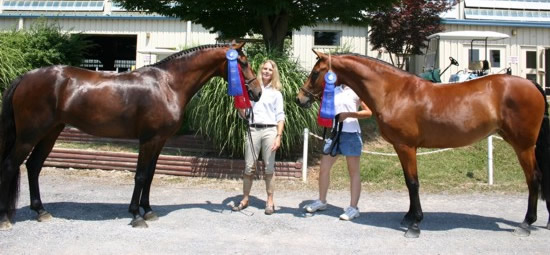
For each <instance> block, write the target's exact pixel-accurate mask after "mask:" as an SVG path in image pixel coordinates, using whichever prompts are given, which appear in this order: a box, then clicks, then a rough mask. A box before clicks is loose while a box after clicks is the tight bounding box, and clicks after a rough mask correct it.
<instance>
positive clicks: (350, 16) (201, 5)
mask: <svg viewBox="0 0 550 255" xmlns="http://www.w3.org/2000/svg"><path fill="white" fill-rule="evenodd" d="M396 1H397V0H369V1H364V0H339V1H334V0H317V1H314V0H278V1H274V0H267V1H258V0H236V1H226V0H208V1H206V0H174V1H172V0H160V1H149V0H115V2H118V3H121V4H122V5H123V6H124V7H125V8H127V9H128V10H144V11H146V12H149V13H153V12H154V13H158V14H161V15H166V16H170V17H178V18H181V19H182V20H189V21H192V22H194V23H196V24H201V25H202V26H203V27H205V28H206V29H209V30H211V31H212V32H215V33H220V34H221V35H222V36H223V37H225V38H240V37H243V36H245V35H252V34H261V35H262V36H263V40H264V43H265V46H266V47H267V48H268V49H275V50H282V49H283V43H284V38H285V37H286V36H287V35H288V33H289V32H290V31H292V30H298V29H300V28H301V27H304V26H314V25H315V24H317V23H318V22H320V21H329V22H334V21H337V22H342V23H344V24H348V25H366V24H367V22H368V19H367V15H366V13H367V11H375V10H377V9H378V8H379V7H387V6H391V4H392V3H394V2H396Z"/></svg>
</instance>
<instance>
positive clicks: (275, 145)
mask: <svg viewBox="0 0 550 255" xmlns="http://www.w3.org/2000/svg"><path fill="white" fill-rule="evenodd" d="M279 147H281V135H277V136H276V137H275V140H274V141H273V145H272V146H271V151H276V150H277V149H279Z"/></svg>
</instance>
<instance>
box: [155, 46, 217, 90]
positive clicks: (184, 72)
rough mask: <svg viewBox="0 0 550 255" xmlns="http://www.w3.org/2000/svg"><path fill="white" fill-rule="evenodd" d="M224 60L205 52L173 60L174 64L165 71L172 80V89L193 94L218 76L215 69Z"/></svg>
mask: <svg viewBox="0 0 550 255" xmlns="http://www.w3.org/2000/svg"><path fill="white" fill-rule="evenodd" d="M211 54H212V55H211ZM224 60H225V58H223V57H218V56H217V55H216V54H214V53H212V52H205V53H203V54H196V55H194V56H191V57H188V58H187V59H179V60H173V61H175V62H174V63H172V64H171V65H169V66H170V67H168V68H166V69H165V70H166V71H167V72H168V73H170V75H171V76H172V77H173V79H174V82H173V84H172V88H173V89H175V90H183V91H187V92H192V94H194V93H195V92H197V91H198V90H199V89H200V88H201V87H202V86H203V85H204V84H205V83H206V82H208V81H209V80H210V79H211V78H212V77H214V76H217V75H219V74H217V73H216V71H217V70H216V68H218V66H219V64H220V63H221V62H222V61H224Z"/></svg>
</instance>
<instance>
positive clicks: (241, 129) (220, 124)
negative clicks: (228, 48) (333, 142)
mask: <svg viewBox="0 0 550 255" xmlns="http://www.w3.org/2000/svg"><path fill="white" fill-rule="evenodd" d="M247 56H248V60H249V63H250V65H251V67H252V68H253V69H254V70H255V71H256V72H257V71H258V70H259V66H260V65H261V64H262V63H263V62H264V61H265V60H267V59H272V60H274V61H275V62H276V63H277V65H278V67H279V74H280V79H281V83H282V84H283V88H282V91H281V92H282V94H283V100H284V110H285V114H286V121H285V129H284V133H283V137H282V140H281V143H282V144H281V148H280V149H279V153H278V154H277V156H278V158H279V159H287V160H296V159H297V158H299V157H300V156H301V152H302V148H303V147H302V144H303V132H304V128H308V129H310V130H312V131H313V132H316V133H319V127H318V126H317V112H318V104H314V106H313V107H312V108H310V109H303V108H301V107H300V106H298V104H296V102H295V99H296V95H297V92H298V90H299V88H300V87H301V86H302V84H303V83H304V81H305V80H306V79H307V75H308V74H307V73H306V72H305V71H304V70H303V69H302V68H301V67H300V66H299V64H298V63H297V61H296V60H293V59H292V58H291V57H290V56H289V55H288V54H286V53H276V52H267V51H265V50H261V49H260V50H257V49H253V48H250V49H248V50H247ZM186 114H188V115H189V116H188V118H186V121H187V122H188V124H189V126H190V128H191V129H192V130H195V131H196V132H197V134H200V135H202V136H205V137H207V138H208V139H209V140H211V141H212V142H213V144H214V146H215V147H216V148H218V149H219V152H220V155H225V156H231V157H242V155H243V154H244V146H245V139H246V131H247V129H246V121H245V120H243V119H241V118H239V117H238V115H237V110H236V109H235V107H234V106H233V98H232V97H230V96H228V95H227V83H226V82H225V81H224V80H223V79H221V78H215V79H212V80H211V81H210V82H208V83H207V84H206V85H205V86H204V87H203V88H202V89H201V91H200V92H199V93H198V94H197V95H196V96H195V97H194V98H193V99H192V101H191V103H190V105H189V106H188V107H187V113H186ZM312 147H314V146H312Z"/></svg>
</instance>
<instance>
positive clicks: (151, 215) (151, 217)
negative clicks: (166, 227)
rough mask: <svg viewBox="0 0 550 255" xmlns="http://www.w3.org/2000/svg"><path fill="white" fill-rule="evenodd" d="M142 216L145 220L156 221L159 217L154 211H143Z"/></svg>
mask: <svg viewBox="0 0 550 255" xmlns="http://www.w3.org/2000/svg"><path fill="white" fill-rule="evenodd" d="M143 218H144V219H145V220H146V221H156V220H158V219H159V217H158V216H157V214H156V213H154V212H153V211H149V212H147V213H145V214H144V215H143Z"/></svg>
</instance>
